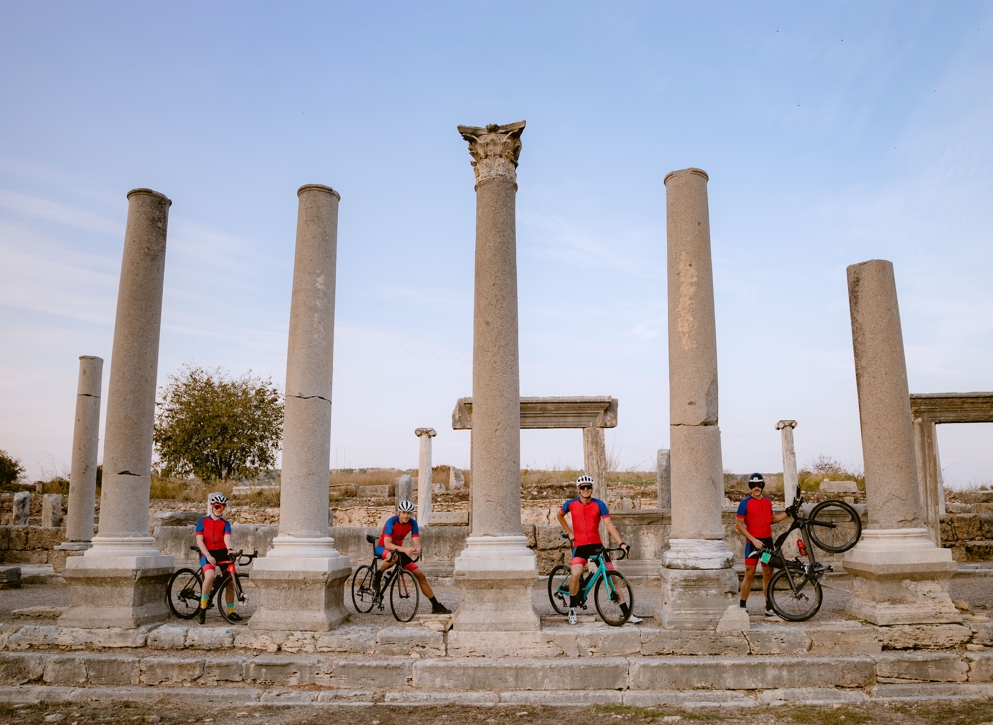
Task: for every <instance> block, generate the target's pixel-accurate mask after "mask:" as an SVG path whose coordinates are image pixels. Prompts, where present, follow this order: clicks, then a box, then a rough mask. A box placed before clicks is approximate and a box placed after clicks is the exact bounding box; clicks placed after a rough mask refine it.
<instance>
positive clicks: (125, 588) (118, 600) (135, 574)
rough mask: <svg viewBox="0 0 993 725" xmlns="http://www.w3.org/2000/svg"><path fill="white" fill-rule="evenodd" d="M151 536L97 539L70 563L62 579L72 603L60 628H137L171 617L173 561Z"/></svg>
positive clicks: (64, 615) (68, 562)
mask: <svg viewBox="0 0 993 725" xmlns="http://www.w3.org/2000/svg"><path fill="white" fill-rule="evenodd" d="M154 543H155V540H154V539H153V538H152V537H150V536H149V537H104V538H100V537H97V538H95V539H94V541H93V547H92V548H90V549H88V550H87V551H85V552H84V553H83V555H82V556H73V557H71V558H69V559H67V560H66V563H65V569H64V571H63V572H62V576H63V577H64V578H65V580H66V583H67V584H68V585H69V596H70V599H71V605H70V607H69V609H67V610H66V611H65V612H63V613H62V616H60V617H59V625H60V626H62V627H80V628H83V629H101V628H104V627H120V628H123V629H135V628H137V627H140V626H141V625H143V624H151V623H153V622H163V621H165V620H167V619H168V618H169V617H170V616H171V615H170V612H169V606H168V604H167V603H166V596H165V590H166V585H167V584H168V583H169V577H170V576H172V572H173V571H174V564H173V558H172V557H171V556H165V555H163V554H160V553H159V551H158V549H156V548H155V547H154Z"/></svg>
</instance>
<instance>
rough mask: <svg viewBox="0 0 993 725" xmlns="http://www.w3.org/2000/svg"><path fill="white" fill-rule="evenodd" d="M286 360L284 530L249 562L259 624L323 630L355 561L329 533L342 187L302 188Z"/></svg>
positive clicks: (341, 612) (339, 606)
mask: <svg viewBox="0 0 993 725" xmlns="http://www.w3.org/2000/svg"><path fill="white" fill-rule="evenodd" d="M297 196H298V197H299V200H300V201H299V211H298V216H297V243H296V257H295V259H294V262H293V296H292V301H291V303H290V333H289V345H288V350H287V356H286V402H285V409H284V416H285V417H284V422H283V470H282V477H281V484H280V498H279V534H278V535H277V536H276V538H275V539H273V547H272V549H270V550H269V552H268V553H267V554H266V555H265V556H264V557H262V558H260V559H257V560H256V561H255V565H254V566H253V567H252V581H253V582H255V584H256V585H257V586H258V588H259V607H258V609H257V610H256V612H255V614H254V615H253V616H252V618H251V620H250V621H249V626H250V627H252V628H254V629H283V630H287V629H290V630H305V631H326V630H329V629H331V628H333V627H335V626H337V625H338V624H340V623H341V622H343V621H345V619H346V618H347V617H348V612H347V611H346V610H345V607H344V594H343V585H344V582H345V580H346V579H347V578H348V575H349V574H350V572H351V569H350V565H349V561H348V557H347V556H342V555H341V554H339V553H338V551H337V550H336V549H335V548H334V539H332V538H331V537H330V536H328V533H329V532H328V487H329V485H330V470H331V378H332V363H333V359H334V292H335V265H336V257H337V249H338V202H339V200H340V198H341V197H340V196H339V195H338V192H336V191H335V190H334V189H331V188H330V187H327V186H320V185H317V184H309V185H307V186H302V187H300V190H299V191H298V192H297Z"/></svg>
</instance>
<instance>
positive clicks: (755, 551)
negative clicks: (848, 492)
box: [735, 473, 786, 617]
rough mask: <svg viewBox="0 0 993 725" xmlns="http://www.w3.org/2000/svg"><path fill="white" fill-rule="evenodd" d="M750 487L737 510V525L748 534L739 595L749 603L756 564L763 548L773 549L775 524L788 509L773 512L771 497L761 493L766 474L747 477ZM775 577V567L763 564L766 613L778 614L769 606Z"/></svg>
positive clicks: (784, 516) (742, 604)
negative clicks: (770, 588)
mask: <svg viewBox="0 0 993 725" xmlns="http://www.w3.org/2000/svg"><path fill="white" fill-rule="evenodd" d="M748 488H749V489H751V495H750V496H748V498H746V499H744V500H743V501H742V502H741V503H740V504H738V514H737V517H736V523H735V528H737V530H738V533H739V534H741V535H742V536H744V537H745V578H744V579H743V580H742V582H741V594H739V595H738V598H739V601H738V606H740V607H741V608H742V609H745V608H746V607H747V602H748V594H749V592H751V590H752V580H753V579H754V578H755V567H757V566H758V564H759V557H761V556H762V550H763V549H769V551H772V547H773V540H772V525H773V524H774V523H777V522H779V521H782V520H783V519H785V518H786V514H785V513H781V514H774V513H773V512H772V501H770V500H769V499H767V498H766V497H765V496H763V495H762V492H763V491H764V490H765V476H763V475H762V474H761V473H753V474H752V475H751V476H749V477H748ZM771 578H772V567H771V566H769V565H768V564H763V565H762V592H763V593H764V594H765V595H766V599H765V615H766V616H767V617H775V616H776V613H775V612H774V611H772V607H770V606H769V598H768V596H769V580H770V579H771Z"/></svg>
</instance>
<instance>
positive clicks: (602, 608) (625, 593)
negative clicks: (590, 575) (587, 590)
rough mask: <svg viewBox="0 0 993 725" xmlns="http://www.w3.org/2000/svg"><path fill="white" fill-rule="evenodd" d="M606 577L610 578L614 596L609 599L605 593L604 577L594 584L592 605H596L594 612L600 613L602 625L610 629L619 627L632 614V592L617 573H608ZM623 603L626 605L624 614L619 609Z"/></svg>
mask: <svg viewBox="0 0 993 725" xmlns="http://www.w3.org/2000/svg"><path fill="white" fill-rule="evenodd" d="M606 576H607V577H610V581H611V584H612V586H613V588H614V596H613V597H611V596H610V595H609V594H608V593H607V587H606V577H604V578H601V579H600V581H598V582H597V583H596V589H595V590H594V591H593V603H594V604H596V610H597V612H599V613H600V619H602V620H603V621H604V623H606V624H609V625H610V626H611V627H620V626H621V625H623V624H624V623H625V622H627V621H628V619H630V617H631V614H632V613H633V612H634V591H633V590H632V589H631V585H630V584H629V583H628V580H627V578H626V577H625V576H624V575H623V574H621V573H620V572H619V571H608V572H607V574H606ZM625 602H626V603H627V605H628V607H627V612H626V613H625V612H624V611H623V609H622V608H621V604H623V603H625Z"/></svg>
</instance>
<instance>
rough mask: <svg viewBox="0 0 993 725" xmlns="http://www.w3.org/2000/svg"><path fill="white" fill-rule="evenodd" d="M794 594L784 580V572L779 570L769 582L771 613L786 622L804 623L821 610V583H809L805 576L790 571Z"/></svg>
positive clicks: (795, 571) (788, 582) (794, 570)
mask: <svg viewBox="0 0 993 725" xmlns="http://www.w3.org/2000/svg"><path fill="white" fill-rule="evenodd" d="M790 573H791V574H792V575H793V583H794V584H795V585H796V591H795V592H794V591H793V589H792V587H790V580H789V579H787V578H786V570H785V569H779V570H778V571H777V572H776V573H775V574H773V575H772V579H770V580H769V606H771V607H772V611H774V612H775V613H776V614H778V615H779V616H780V617H782V618H783V619H785V620H787V621H788V622H805V621H807V620H808V619H810V618H811V617H813V616H814V615H815V614H817V610H818V609H820V608H821V599H822V598H823V592H821V583H820V582H818V581H811V580H810V579H809V578H808V577H807V575H806V574H804V573H803V572H802V571H798V570H796V569H791V570H790Z"/></svg>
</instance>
